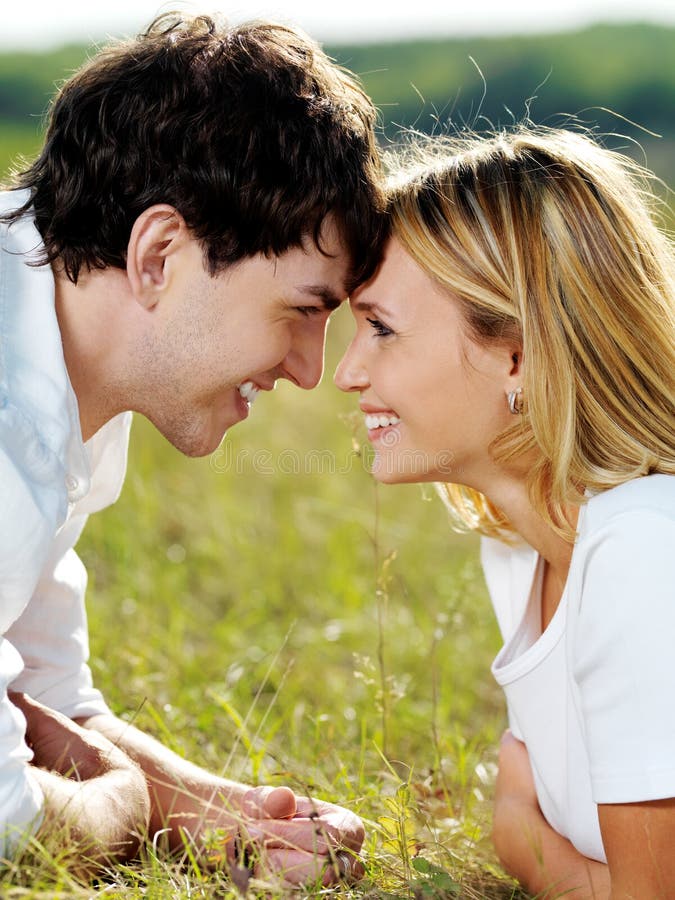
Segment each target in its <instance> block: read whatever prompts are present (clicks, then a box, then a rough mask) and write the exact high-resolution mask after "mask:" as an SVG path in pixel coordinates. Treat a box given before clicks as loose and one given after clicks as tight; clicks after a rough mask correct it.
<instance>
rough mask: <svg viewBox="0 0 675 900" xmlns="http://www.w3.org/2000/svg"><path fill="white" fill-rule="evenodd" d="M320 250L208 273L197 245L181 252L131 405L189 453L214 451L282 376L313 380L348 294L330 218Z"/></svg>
mask: <svg viewBox="0 0 675 900" xmlns="http://www.w3.org/2000/svg"><path fill="white" fill-rule="evenodd" d="M321 246H322V248H323V251H324V252H323V253H322V252H321V251H320V250H319V249H318V248H317V247H316V246H315V245H314V244H313V243H310V242H308V243H307V244H306V246H305V247H302V248H300V247H298V248H293V249H291V250H288V251H286V252H285V253H283V254H281V256H278V257H270V258H267V257H265V256H262V255H258V256H254V257H250V258H247V259H244V260H241V261H240V262H239V263H237V264H235V265H233V266H231V267H230V268H228V269H227V270H225V271H224V272H221V273H219V274H217V275H215V276H211V275H209V273H208V272H207V271H206V269H205V267H204V258H203V253H202V249H201V246H200V245H199V244H198V242H197V241H196V240H192V239H191V240H190V241H189V242H188V243H187V245H186V246H185V248H184V250H183V251H181V253H182V255H181V258H180V259H179V260H178V261H177V262H178V264H177V265H176V268H175V273H174V280H173V283H172V290H171V292H170V295H169V296H167V297H166V298H165V299H164V300H163V302H162V303H160V304H158V306H157V309H156V311H153V313H152V315H151V317H150V323H149V325H148V327H146V328H145V329H144V330H143V332H142V334H141V336H140V338H139V341H138V343H137V356H138V359H139V364H140V366H141V367H142V374H143V378H142V383H143V387H142V389H141V391H140V395H139V402H138V403H137V404H135V405H134V408H135V409H136V410H137V411H138V412H141V413H142V414H143V415H145V416H147V418H148V419H150V421H152V422H153V424H154V425H155V426H156V427H157V428H158V429H159V431H160V432H162V434H164V436H165V437H166V438H167V439H168V440H169V441H170V442H171V443H172V444H173V445H174V446H175V447H177V448H178V449H179V450H180V451H181V452H183V453H185V454H187V455H188V456H203V455H205V454H208V453H211V452H213V451H214V450H215V449H216V448H217V446H218V444H219V443H220V442H221V440H222V438H223V436H224V434H225V432H226V430H227V429H228V428H230V427H231V426H232V425H234V424H236V423H237V422H239V421H241V420H242V419H245V418H246V417H247V415H248V412H249V406H250V402H252V400H253V399H254V396H255V392H256V390H272V388H273V387H274V383H275V381H276V380H277V379H278V378H288V379H289V381H292V382H293V383H294V384H297V385H298V386H299V387H302V388H306V389H309V388H313V387H315V386H316V385H317V384H318V383H319V381H320V379H321V375H322V371H323V352H324V342H325V333H326V325H327V322H328V317H329V315H330V313H331V311H332V310H333V309H335V308H336V307H337V306H338V305H339V303H340V302H341V301H342V300H343V299H344V298H345V294H346V291H345V284H346V279H347V274H348V267H349V258H348V255H347V253H346V251H345V249H344V247H343V245H342V243H341V241H340V238H339V235H338V231H337V229H336V228H335V226H334V225H333V224H332V223H331V222H327V223H326V224H325V226H324V228H323V230H322V238H321Z"/></svg>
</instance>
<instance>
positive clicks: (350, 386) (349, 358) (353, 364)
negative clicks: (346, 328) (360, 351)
mask: <svg viewBox="0 0 675 900" xmlns="http://www.w3.org/2000/svg"><path fill="white" fill-rule="evenodd" d="M333 380H334V381H335V384H336V385H337V386H338V387H339V388H340V390H341V391H362V390H363V389H364V388H366V387H368V373H367V372H366V370H365V368H364V366H363V364H362V363H361V362H360V361H359V359H358V357H357V353H356V347H355V342H354V341H352V343H351V344H350V345H349V347H347V349H346V350H345V354H344V356H343V357H342V359H341V360H340V362H339V363H338V366H337V369H336V370H335V375H334V376H333Z"/></svg>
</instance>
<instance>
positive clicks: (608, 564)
mask: <svg viewBox="0 0 675 900" xmlns="http://www.w3.org/2000/svg"><path fill="white" fill-rule="evenodd" d="M374 121H375V111H374V109H373V107H372V104H371V103H370V101H369V100H368V98H367V97H366V96H365V95H364V94H363V92H362V91H361V89H360V88H359V87H358V85H357V84H356V82H355V81H354V80H353V78H352V77H351V76H349V75H348V74H346V73H345V72H344V71H342V70H340V69H338V68H337V67H335V66H334V65H333V64H332V63H330V61H329V60H328V59H327V58H326V57H325V56H324V55H323V53H322V52H321V51H320V50H319V48H318V47H317V46H316V45H315V44H313V43H312V42H311V41H309V40H308V39H307V38H306V37H305V36H303V35H301V34H299V33H297V32H295V31H294V30H292V29H288V28H285V27H281V26H275V25H268V24H264V23H263V24H261V23H257V24H254V25H248V26H241V27H238V28H234V29H227V28H221V27H220V26H218V25H216V24H215V23H213V22H212V21H211V20H209V19H207V18H205V17H198V18H185V19H176V18H174V17H163V18H160V19H159V20H157V21H156V22H155V23H154V24H153V25H152V26H151V27H150V29H149V30H148V32H146V33H145V34H144V35H142V36H141V37H140V38H139V39H138V40H137V41H133V42H129V43H128V44H123V45H117V46H115V47H113V48H110V49H108V50H104V51H103V52H102V53H101V54H99V55H98V56H97V57H95V58H94V59H93V60H92V61H91V62H90V63H89V64H88V65H87V66H86V67H85V68H84V69H83V70H82V71H81V72H79V73H78V74H77V75H75V76H74V77H73V79H71V81H70V82H68V83H67V84H66V85H65V87H64V88H63V89H62V91H61V92H60V95H59V97H58V98H57V100H56V102H55V105H54V107H53V109H52V112H51V117H50V124H49V130H48V133H47V137H46V143H45V146H44V149H43V152H42V154H41V155H40V157H39V158H38V159H37V160H36V162H35V163H34V164H33V165H32V166H31V167H30V168H29V169H28V171H27V172H26V173H24V174H23V175H22V176H20V177H19V179H18V180H17V183H16V184H15V185H14V190H12V191H9V192H7V193H5V194H4V195H2V201H1V202H2V209H1V215H2V221H3V222H4V227H3V233H2V256H1V258H0V263H1V267H2V268H1V272H2V280H1V281H0V317H1V318H0V350H1V353H0V378H1V380H0V390H1V391H2V394H1V395H0V467H1V475H0V478H1V481H2V486H3V504H2V511H1V518H0V527H1V528H2V541H3V542H2V550H1V555H0V598H1V601H2V602H1V605H0V610H1V613H0V614H1V616H2V625H3V627H2V634H3V635H4V636H3V638H2V641H1V643H0V678H1V679H2V685H1V699H0V725H1V728H0V734H1V737H0V816H1V817H2V836H3V843H4V847H3V852H4V855H11V854H12V853H14V852H16V848H17V847H19V846H20V845H21V841H22V839H25V835H26V833H30V832H31V831H33V832H35V833H37V835H38V837H41V836H44V835H46V834H47V833H48V831H49V829H54V828H57V829H59V830H60V832H61V833H62V834H67V835H69V840H71V841H72V843H73V845H75V846H79V847H81V851H82V854H83V856H85V855H86V857H87V858H88V859H89V860H91V862H92V864H96V863H100V862H102V861H104V860H109V859H129V858H131V857H133V856H134V855H135V853H136V852H137V850H138V847H139V842H140V839H141V836H143V835H149V836H150V837H151V838H152V836H153V835H155V834H157V833H158V832H159V831H164V833H165V839H166V840H167V842H168V845H169V847H170V848H172V849H174V850H176V851H180V850H181V849H183V848H184V847H185V843H186V842H189V843H191V844H192V848H193V852H199V850H200V848H201V846H202V842H203V839H204V838H205V836H206V835H207V834H208V832H213V829H215V828H218V829H222V833H223V836H224V837H223V840H224V851H225V855H226V856H227V857H228V859H229V862H230V864H232V865H235V864H236V863H238V862H240V861H241V853H240V848H241V844H242V842H244V843H246V844H247V845H248V846H249V847H250V848H251V850H252V851H253V852H254V854H258V856H257V858H258V859H259V864H258V867H259V871H260V873H261V874H268V873H270V872H276V873H278V874H280V875H281V877H282V878H283V879H284V880H285V881H286V882H287V883H290V884H300V883H305V882H308V881H315V880H321V881H322V882H323V884H325V885H330V884H333V883H336V882H338V881H340V880H341V879H346V878H353V877H358V875H359V874H360V873H361V871H362V869H361V864H360V861H359V858H358V851H359V850H360V848H361V844H362V841H363V836H364V834H363V827H362V824H361V823H360V821H359V820H358V818H357V817H355V816H354V815H353V814H351V813H350V812H348V811H347V810H344V809H341V808H340V807H337V806H334V805H332V804H328V803H324V802H321V801H317V800H313V799H310V798H304V797H298V796H295V795H294V794H293V793H292V792H291V791H290V790H288V789H286V788H275V789H272V788H249V787H248V786H246V785H243V784H239V783H234V782H230V781H227V780H225V779H223V778H221V777H219V776H216V775H213V774H211V773H209V772H206V771H204V770H202V769H200V768H198V767H196V766H194V765H192V764H191V763H189V762H187V761H185V760H183V759H181V758H179V757H177V756H175V755H174V754H173V753H172V752H170V751H169V750H168V749H166V748H165V747H163V746H162V745H160V744H159V743H158V742H156V741H155V740H154V739H152V738H150V737H149V736H147V735H145V734H143V733H142V732H140V731H138V730H137V729H135V728H133V727H132V726H129V725H128V724H127V723H126V722H123V721H121V720H120V719H117V718H116V717H115V716H114V715H113V713H112V712H111V711H110V710H109V709H108V707H107V706H106V704H105V702H104V700H103V698H102V696H101V695H100V694H99V693H98V692H97V691H96V689H95V688H94V687H93V685H92V682H91V676H90V672H89V669H88V666H87V655H88V648H87V632H86V617H85V612H84V602H83V596H84V590H85V583H86V573H85V572H84V570H83V567H82V565H81V563H80V562H79V560H78V558H77V556H76V554H75V552H74V550H73V546H74V544H75V543H76V541H77V539H78V537H79V535H80V533H81V531H82V528H83V527H84V524H85V521H86V518H87V516H88V514H89V513H92V512H95V511H96V510H98V509H101V508H102V507H104V506H106V505H108V504H110V503H112V502H114V500H115V499H116V497H117V495H118V493H119V491H120V489H121V485H122V481H123V478H124V472H125V464H126V449H127V442H128V435H129V426H130V413H129V412H128V410H130V409H131V410H136V411H137V412H140V413H142V414H143V415H145V416H147V417H148V418H149V419H150V420H151V421H152V422H153V423H154V424H155V425H156V427H157V428H158V429H159V430H160V431H161V432H162V433H163V434H164V435H165V436H166V437H167V438H168V440H169V441H171V443H172V444H174V445H175V446H176V447H177V448H178V449H180V450H181V451H183V452H184V453H186V454H188V455H193V456H199V455H203V454H207V453H210V452H212V451H213V450H214V449H215V448H216V447H217V446H218V444H219V443H220V441H221V440H222V437H223V434H224V433H225V431H226V430H227V429H228V428H229V427H231V426H232V425H234V424H235V423H237V422H239V421H241V420H242V419H244V418H245V417H246V416H247V414H248V410H249V407H250V404H251V403H252V402H253V400H254V399H255V395H256V393H257V392H258V391H259V390H266V389H270V388H271V387H272V386H273V384H274V382H275V380H276V379H278V378H288V379H289V380H291V381H293V382H294V383H296V384H297V385H299V386H300V387H303V388H312V387H313V386H314V385H316V383H317V382H318V380H319V378H320V377H321V372H322V366H323V344H324V334H325V328H326V322H327V320H328V317H329V315H330V313H331V311H332V310H333V309H334V308H335V307H336V306H338V305H339V303H340V302H341V301H342V300H343V299H344V298H345V297H347V296H350V303H351V307H352V311H353V313H354V317H355V319H356V334H355V337H354V340H353V342H352V343H351V345H350V346H349V348H348V349H347V351H346V353H345V356H344V358H343V360H342V362H341V363H340V366H339V368H338V371H337V373H336V381H337V384H338V386H339V387H340V388H341V389H343V390H347V391H353V392H355V393H358V394H359V395H360V406H361V409H362V411H363V412H364V415H365V421H366V426H367V428H368V436H369V438H370V440H371V441H372V443H373V446H374V448H375V451H376V456H375V463H374V475H375V477H376V478H379V479H380V480H382V481H387V482H401V481H447V478H448V474H447V458H448V451H450V452H451V454H452V459H453V470H452V473H451V477H452V478H453V482H454V483H452V484H445V485H444V486H443V487H442V493H443V494H444V497H445V499H446V501H447V504H448V507H449V509H450V511H451V513H452V514H453V516H454V517H455V519H456V520H457V522H458V523H459V524H460V525H461V526H462V527H464V528H471V529H477V530H479V531H480V532H482V534H483V535H484V543H483V563H484V569H485V575H486V579H487V582H488V586H489V589H490V593H491V595H492V599H493V602H494V605H495V609H496V613H497V616H498V619H499V623H500V626H501V628H502V632H503V635H504V640H505V644H504V648H503V649H502V651H501V652H500V653H499V655H498V657H497V659H496V660H495V663H494V667H493V671H494V675H495V677H496V678H497V680H498V681H499V682H500V683H501V684H502V685H503V687H504V690H505V693H506V697H507V703H508V709H509V724H510V731H508V732H507V733H506V734H505V736H504V738H503V740H502V745H501V748H500V765H499V775H498V779H497V785H496V798H495V811H494V839H495V845H496V849H497V852H498V854H499V856H500V858H501V859H502V861H503V864H504V866H505V868H507V869H508V870H509V871H510V872H512V873H513V874H514V875H515V876H516V877H517V878H518V879H519V880H520V881H521V883H522V884H523V885H524V886H525V887H526V888H527V889H528V890H530V891H532V892H533V893H536V892H540V893H541V894H542V895H544V894H546V892H547V891H548V892H549V893H548V894H546V895H547V896H555V895H557V894H558V893H563V892H567V894H568V895H569V896H574V897H591V896H594V897H609V896H610V895H611V896H612V898H614V900H616V898H619V897H632V896H634V897H641V898H642V897H656V896H659V897H667V896H670V895H671V894H672V892H673V891H674V890H675V888H674V887H673V886H674V885H675V862H674V861H673V854H672V853H671V845H672V835H673V834H674V833H675V800H674V799H673V798H675V763H674V762H673V760H675V716H673V714H672V712H670V713H669V712H668V710H669V709H670V704H671V703H672V701H671V697H672V695H673V692H674V689H675V684H674V682H675V672H674V671H673V666H672V664H671V662H670V658H671V648H670V644H671V641H670V634H671V631H672V628H673V625H675V622H674V619H675V604H674V603H673V602H672V601H673V599H675V598H673V582H674V580H675V579H674V575H675V570H674V568H673V553H672V546H673V538H674V537H675V521H674V516H675V479H674V478H673V475H674V474H675V448H674V446H673V443H674V442H673V432H674V428H673V425H674V422H673V393H674V391H673V378H674V373H675V358H674V356H675V348H674V345H675V340H674V338H675V324H674V318H675V306H674V302H673V271H672V265H673V261H672V250H671V248H670V246H669V244H668V242H667V239H666V238H665V237H664V236H663V235H662V234H660V233H659V231H658V230H657V228H656V227H655V226H654V224H653V223H652V220H651V218H650V214H649V210H648V208H647V200H646V194H645V192H644V188H643V186H642V185H641V184H639V183H638V181H637V176H635V175H634V174H632V173H631V171H630V166H629V164H628V163H627V161H626V160H623V159H622V158H621V157H618V156H616V155H614V154H611V153H609V152H607V151H605V150H603V149H601V148H600V147H599V146H597V145H596V144H594V143H593V142H591V141H590V140H588V139H587V138H584V137H580V136H575V135H572V134H569V133H564V132H535V131H526V130H522V131H520V132H519V131H515V132H514V133H512V134H510V135H503V136H500V137H497V138H493V139H486V140H467V141H466V142H465V143H464V144H463V145H460V143H458V142H454V143H453V144H452V145H451V146H447V147H445V146H444V145H443V144H442V143H440V142H436V144H435V145H433V146H431V147H429V148H427V149H426V151H421V153H422V156H421V157H420V158H419V159H417V160H415V161H411V162H410V163H407V164H406V165H405V166H404V167H402V168H401V170H400V171H399V173H398V175H397V177H396V178H395V179H393V180H390V181H389V182H388V183H387V184H386V185H385V183H384V181H383V180H382V176H381V170H380V163H379V159H378V154H377V150H376V145H375V139H374V132H373V125H374ZM439 459H442V460H444V461H446V462H444V465H443V468H442V471H441V470H440V469H439V470H437V469H436V468H435V465H434V464H435V461H437V460H439Z"/></svg>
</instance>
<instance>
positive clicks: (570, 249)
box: [389, 128, 675, 539]
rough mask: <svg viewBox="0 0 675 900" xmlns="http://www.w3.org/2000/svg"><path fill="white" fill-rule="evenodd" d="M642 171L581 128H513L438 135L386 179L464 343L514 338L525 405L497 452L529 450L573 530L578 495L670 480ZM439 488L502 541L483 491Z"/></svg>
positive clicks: (658, 264) (536, 485) (550, 511)
mask: <svg viewBox="0 0 675 900" xmlns="http://www.w3.org/2000/svg"><path fill="white" fill-rule="evenodd" d="M431 147H433V149H430V148H431ZM649 177H650V176H649V173H648V172H646V171H645V170H643V169H641V168H640V167H639V166H637V165H636V164H635V163H634V162H632V161H631V160H629V159H628V158H626V157H624V156H621V155H620V154H617V153H614V152H611V151H609V150H606V149H604V148H603V147H601V146H600V145H599V144H598V143H597V142H595V141H594V140H592V139H591V138H589V137H587V136H585V135H582V134H578V133H574V132H570V131H560V130H542V129H533V128H519V129H517V130H514V131H513V132H509V133H503V134H499V135H495V136H492V137H490V138H475V137H466V138H461V139H454V140H453V139H448V140H447V141H438V140H436V141H435V142H433V144H431V145H427V146H426V147H425V148H423V149H422V150H421V151H420V150H419V149H418V152H417V154H416V161H415V162H414V163H412V164H411V163H410V162H409V161H407V162H405V163H404V164H403V165H402V167H401V166H399V171H398V172H397V173H396V174H395V175H393V176H392V179H391V181H390V186H389V201H390V212H391V229H392V234H393V235H394V236H395V237H396V238H397V239H398V240H399V241H400V242H401V243H402V245H403V246H404V247H405V249H406V250H407V252H408V253H410V254H411V256H412V257H413V258H414V259H415V260H416V262H417V263H418V264H419V265H420V266H421V267H422V268H423V269H424V270H425V271H426V272H427V273H428V274H429V275H431V276H432V277H433V278H435V279H436V280H437V281H438V282H439V283H440V284H441V285H442V286H444V287H445V288H447V289H448V291H449V292H451V293H452V295H453V296H455V297H458V298H459V299H460V301H461V302H462V304H463V307H464V313H465V317H466V321H467V324H468V326H469V333H470V334H471V335H472V337H473V338H474V339H475V340H477V341H479V342H485V341H493V340H496V341H499V340H514V339H516V340H517V341H518V343H519V344H520V345H521V346H522V351H523V362H524V367H523V383H522V388H523V400H524V405H523V412H522V415H520V416H518V418H517V420H516V419H515V417H514V425H513V427H511V428H509V429H508V430H507V431H506V432H504V433H502V434H501V435H500V436H499V437H498V438H497V439H496V440H495V442H494V443H493V445H492V447H491V451H492V454H493V456H494V458H495V459H497V460H499V461H502V462H505V463H507V462H508V461H509V460H514V459H515V458H516V457H519V456H521V455H523V454H527V456H526V457H525V458H526V459H530V458H532V459H533V460H534V462H533V464H532V466H531V469H530V470H529V473H530V474H529V476H528V477H529V487H530V493H531V498H532V501H533V503H534V505H535V508H536V509H537V510H538V511H539V512H540V514H542V515H543V516H544V518H545V520H546V521H547V522H548V523H550V524H551V525H552V526H553V527H554V528H555V529H556V530H557V531H558V532H559V533H561V534H563V535H564V536H566V537H567V538H568V539H571V538H572V537H573V531H572V529H571V528H570V526H569V524H568V521H567V518H566V516H565V508H566V506H567V505H568V504H570V503H572V504H575V503H580V502H583V497H584V492H585V491H590V492H600V491H605V490H607V489H609V488H612V487H614V486H616V485H618V484H621V483H622V482H625V481H628V480H629V479H632V478H636V477H638V476H641V475H646V474H649V473H652V472H665V473H669V474H675V439H674V433H675V420H674V415H673V399H674V395H675V391H674V385H675V302H674V300H675V291H674V279H673V274H674V265H673V247H672V243H671V242H670V241H669V239H668V237H667V236H666V234H665V232H662V231H660V230H659V228H658V227H657V225H656V224H655V221H654V217H653V216H654V212H655V210H656V207H655V198H654V196H653V194H652V193H651V192H650V189H649ZM505 402H506V400H505ZM444 493H445V494H446V499H447V501H448V503H449V506H450V508H451V511H452V512H454V514H455V518H456V520H458V522H459V523H461V525H462V526H464V527H469V528H472V529H477V530H479V531H482V532H483V533H486V534H492V535H498V536H500V537H503V538H508V536H509V532H510V531H511V529H510V526H509V523H508V521H506V519H505V516H504V515H503V514H502V512H501V511H500V510H499V509H497V508H496V507H495V506H494V505H493V504H492V503H491V502H490V501H489V500H488V499H487V498H486V497H485V496H483V495H482V494H480V493H479V492H478V491H476V490H474V489H472V488H469V487H466V486H462V485H456V484H452V485H445V486H444Z"/></svg>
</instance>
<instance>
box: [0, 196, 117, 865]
mask: <svg viewBox="0 0 675 900" xmlns="http://www.w3.org/2000/svg"><path fill="white" fill-rule="evenodd" d="M26 198H27V195H26V194H25V193H23V192H9V193H4V194H0V213H5V212H8V211H9V210H10V209H12V208H17V207H19V206H21V205H22V204H23V202H24V201H25V199H26ZM41 249H42V242H41V239H40V235H39V233H38V232H37V230H36V228H35V225H34V223H33V221H32V219H31V217H30V216H24V217H22V219H21V220H20V221H18V222H15V223H13V224H12V225H11V226H10V227H9V228H8V227H7V226H5V225H3V226H0V853H2V855H7V854H11V852H12V850H13V848H14V847H15V846H16V845H17V843H18V842H19V841H20V840H21V836H22V834H25V833H26V832H30V831H33V830H35V829H36V828H37V827H38V826H39V823H40V818H41V816H40V812H41V808H42V803H43V798H42V795H41V791H40V789H39V787H38V785H37V783H36V782H35V780H34V779H33V778H32V776H31V773H30V766H29V765H28V762H29V761H30V759H31V758H32V752H31V751H30V749H29V748H28V747H27V745H26V742H25V720H24V718H23V715H22V714H21V713H20V712H19V710H18V709H16V707H15V706H13V705H12V704H11V702H10V701H9V699H8V697H7V690H8V689H9V690H13V691H25V692H26V693H27V694H29V695H30V696H31V697H33V698H34V699H36V700H38V701H40V702H41V703H44V704H46V705H47V706H50V707H51V708H53V709H56V710H59V711H60V712H62V713H64V714H65V715H67V716H71V717H73V716H87V715H94V714H96V713H101V712H107V711H108V708H107V706H106V704H105V702H104V700H103V697H102V696H101V694H100V692H99V691H98V690H96V689H95V688H94V687H93V685H92V678H91V672H90V670H89V666H88V663H87V660H88V656H89V641H88V634H87V618H86V612H85V606H84V594H85V589H86V583H87V576H86V571H85V569H84V566H83V565H82V563H81V561H80V559H79V557H78V556H77V554H76V553H75V551H74V549H73V548H74V546H75V544H76V543H77V540H78V538H79V536H80V534H81V532H82V529H83V528H84V525H85V523H86V520H87V516H88V515H89V513H92V512H96V511H98V510H100V509H103V508H104V507H106V506H108V505H109V504H111V503H113V502H114V501H115V500H116V499H117V497H118V496H119V493H120V491H121V488H122V484H123V481H124V475H125V471H126V459H127V447H128V442H129V429H130V426H131V413H123V414H122V415H120V416H117V417H115V418H114V419H112V420H111V421H110V422H108V423H107V424H106V425H104V427H103V428H101V430H100V431H99V432H97V434H95V435H94V436H93V437H92V438H91V440H89V441H87V443H86V444H84V443H83V442H82V436H81V430H80V423H79V417H78V411H77V400H76V398H75V394H74V392H73V389H72V386H71V384H70V381H69V379H68V373H67V371H66V366H65V362H64V358H63V348H62V343H61V334H60V332H59V327H58V322H57V318H56V312H55V308H54V278H53V275H52V270H51V267H50V266H49V265H35V263H36V262H37V261H38V257H39V254H40V251H41Z"/></svg>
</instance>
